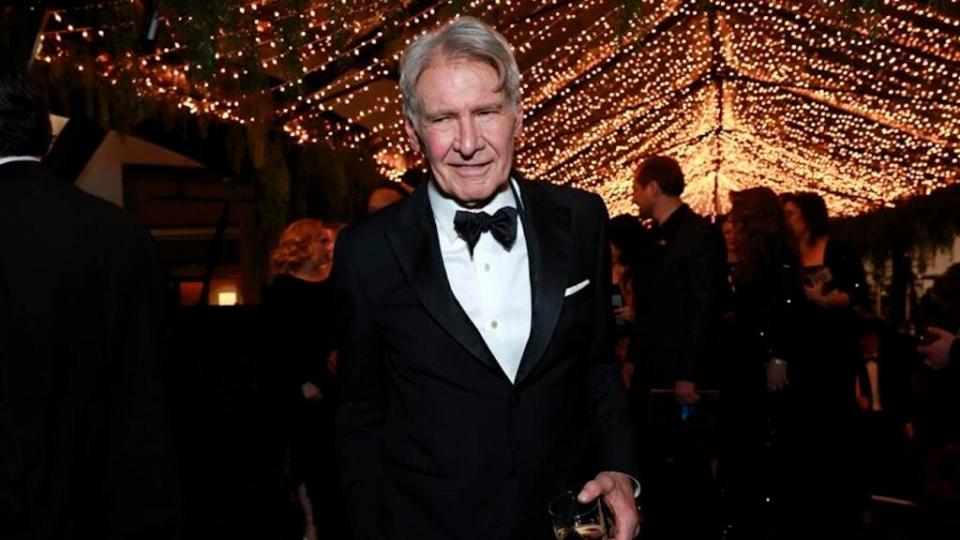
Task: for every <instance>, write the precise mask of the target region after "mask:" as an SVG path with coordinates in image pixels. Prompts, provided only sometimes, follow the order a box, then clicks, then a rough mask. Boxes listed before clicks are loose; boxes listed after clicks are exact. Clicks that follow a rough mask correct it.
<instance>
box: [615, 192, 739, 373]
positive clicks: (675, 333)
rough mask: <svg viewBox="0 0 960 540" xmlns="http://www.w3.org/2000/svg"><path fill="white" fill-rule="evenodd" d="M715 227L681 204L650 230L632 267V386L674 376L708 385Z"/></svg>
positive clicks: (717, 256)
mask: <svg viewBox="0 0 960 540" xmlns="http://www.w3.org/2000/svg"><path fill="white" fill-rule="evenodd" d="M722 253H723V244H722V238H721V237H720V234H719V231H717V230H716V229H715V228H714V227H713V226H712V225H711V224H710V223H709V222H708V221H707V220H706V219H704V218H703V217H701V216H699V215H697V214H696V213H694V212H693V210H691V209H690V207H688V206H687V205H683V206H681V207H680V208H678V209H677V210H676V211H675V212H674V213H673V214H672V215H671V216H670V217H669V218H668V219H667V221H665V222H664V223H663V225H662V226H660V227H658V228H657V229H656V230H655V231H654V234H653V238H652V242H651V244H650V245H649V246H648V249H647V250H646V257H644V259H643V260H641V261H640V263H639V265H638V268H637V269H636V270H635V272H634V280H633V289H634V295H635V296H636V303H635V304H634V305H635V306H636V309H637V316H636V324H635V325H634V327H635V328H636V335H635V338H634V339H633V340H632V342H631V354H630V357H631V358H632V359H633V361H634V363H635V364H636V365H637V368H636V370H635V371H634V374H635V375H634V377H635V383H636V387H637V388H673V385H674V383H675V382H676V381H677V380H688V381H694V382H695V383H697V384H698V385H699V386H705V385H706V386H710V385H712V384H711V383H713V382H714V381H712V380H710V379H714V378H715V373H713V372H714V371H715V366H710V360H711V359H712V357H713V356H716V351H715V348H714V345H715V341H714V340H715V338H716V332H717V329H718V326H719V323H720V313H721V310H720V299H721V297H722V296H723V291H724V287H725V283H724V281H725V278H726V273H725V272H724V268H723V259H722Z"/></svg>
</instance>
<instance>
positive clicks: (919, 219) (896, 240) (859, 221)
mask: <svg viewBox="0 0 960 540" xmlns="http://www.w3.org/2000/svg"><path fill="white" fill-rule="evenodd" d="M834 229H835V232H834V234H835V235H837V236H838V237H840V238H842V239H843V240H844V242H845V243H847V244H849V245H851V246H852V247H854V248H855V249H857V250H858V251H859V252H860V253H861V254H862V255H864V256H867V257H870V258H871V259H872V260H873V261H874V264H875V265H876V266H877V267H882V266H884V263H885V262H886V260H887V259H888V258H889V257H890V254H891V252H892V250H894V249H898V250H910V249H915V250H917V252H918V253H919V254H920V255H921V260H920V261H918V263H919V265H920V267H921V269H922V268H923V267H924V265H925V264H926V262H927V259H930V258H932V257H933V255H934V254H935V253H936V252H937V251H938V250H941V249H948V248H950V247H951V246H953V243H954V242H955V240H956V238H957V236H960V186H957V185H954V186H950V187H946V188H943V189H940V190H937V191H935V192H933V193H931V194H930V195H929V196H926V197H918V198H913V199H909V200H906V201H903V202H901V203H899V204H897V205H896V206H895V207H893V208H882V209H879V210H876V211H873V212H869V213H866V214H861V215H859V216H856V217H850V218H844V219H840V220H837V221H836V223H835V225H834Z"/></svg>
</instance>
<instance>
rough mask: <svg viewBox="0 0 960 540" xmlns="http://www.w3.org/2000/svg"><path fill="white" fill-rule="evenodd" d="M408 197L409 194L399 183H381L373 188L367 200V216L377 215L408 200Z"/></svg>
mask: <svg viewBox="0 0 960 540" xmlns="http://www.w3.org/2000/svg"><path fill="white" fill-rule="evenodd" d="M407 195H409V192H408V191H407V190H406V189H404V186H403V185H402V184H400V183H399V182H389V181H384V182H381V183H379V184H377V186H376V187H374V188H373V191H371V192H370V196H369V197H368V198H367V214H368V215H369V214H375V213H377V212H379V211H380V210H383V209H384V208H386V207H388V206H390V205H392V204H396V203H398V202H400V201H402V200H404V199H406V198H407Z"/></svg>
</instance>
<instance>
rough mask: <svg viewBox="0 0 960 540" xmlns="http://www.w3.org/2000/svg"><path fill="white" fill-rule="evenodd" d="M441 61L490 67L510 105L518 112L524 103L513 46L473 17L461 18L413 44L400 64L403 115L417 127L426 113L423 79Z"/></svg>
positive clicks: (498, 88)
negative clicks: (421, 88) (469, 61)
mask: <svg viewBox="0 0 960 540" xmlns="http://www.w3.org/2000/svg"><path fill="white" fill-rule="evenodd" d="M439 57H445V58H469V59H473V60H478V61H480V62H484V63H486V64H489V65H490V66H491V67H492V68H494V69H495V70H497V75H499V77H500V83H499V86H498V87H497V90H499V91H502V92H503V93H504V95H505V96H506V98H507V103H509V104H510V106H511V107H513V108H514V109H516V106H517V103H519V101H520V69H519V68H517V60H516V59H515V58H514V57H513V52H512V51H511V50H510V44H509V43H507V40H506V39H504V37H503V36H502V35H500V33H498V32H497V31H496V30H494V29H493V28H491V27H490V26H488V25H486V24H484V23H483V22H481V21H480V20H478V19H475V18H473V17H460V18H459V19H457V20H455V21H453V22H451V23H450V24H448V25H446V26H444V27H443V28H441V29H439V30H435V31H433V32H430V33H429V34H425V35H423V36H421V37H419V38H417V39H416V40H415V41H414V42H413V43H411V44H410V45H409V46H408V47H407V49H406V51H404V53H403V59H402V60H401V61H400V91H401V92H402V93H403V114H404V115H406V116H407V118H409V119H410V120H411V121H413V123H414V125H416V121H417V120H418V119H419V116H420V114H421V113H422V112H423V101H422V100H421V99H420V96H419V95H418V94H417V81H418V80H419V79H420V75H422V74H423V72H424V71H425V70H426V69H427V68H428V67H430V65H431V64H432V63H433V62H434V61H435V60H437V58H439Z"/></svg>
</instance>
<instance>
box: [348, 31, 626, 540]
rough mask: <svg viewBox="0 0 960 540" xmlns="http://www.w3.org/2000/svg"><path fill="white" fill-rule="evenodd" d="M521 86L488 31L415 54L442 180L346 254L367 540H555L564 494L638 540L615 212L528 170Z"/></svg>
mask: <svg viewBox="0 0 960 540" xmlns="http://www.w3.org/2000/svg"><path fill="white" fill-rule="evenodd" d="M518 81H519V72H518V70H517V66H516V61H515V60H514V58H513V56H512V53H511V52H510V49H509V46H508V44H507V43H506V41H505V40H504V39H503V37H502V36H500V35H499V34H497V33H496V32H495V31H493V30H492V29H490V28H489V27H488V26H486V25H485V24H483V23H481V22H479V21H477V20H476V19H472V18H469V17H464V18H460V19H458V20H457V21H455V22H453V23H451V24H450V25H448V26H446V27H444V28H443V29H441V30H439V31H437V32H434V33H432V34H428V35H426V36H424V37H422V38H420V39H418V40H417V41H416V42H414V43H413V44H412V45H411V46H410V47H409V48H408V49H407V51H406V52H405V54H404V59H403V64H402V67H401V80H400V85H401V89H402V91H403V95H404V99H405V102H404V113H405V119H406V131H407V134H408V136H409V137H410V142H411V145H412V146H413V148H414V149H415V150H417V151H422V152H423V154H424V156H425V158H426V160H427V162H428V164H429V166H430V171H431V178H430V180H429V182H425V183H423V184H421V185H420V186H419V187H418V188H417V190H416V191H415V192H414V193H413V195H412V196H411V197H410V198H409V199H407V200H406V201H404V202H402V203H399V204H397V205H394V206H392V207H390V208H387V209H384V210H382V211H381V212H379V213H378V214H376V215H374V216H372V217H371V218H370V219H368V220H367V221H366V222H364V223H361V224H360V225H358V226H356V227H353V228H351V229H348V230H347V231H346V232H344V233H343V235H342V236H341V238H340V240H339V242H338V244H337V254H336V260H335V263H334V274H335V279H336V282H337V283H338V284H339V287H340V288H341V290H342V292H343V294H344V295H345V298H346V302H347V309H346V310H345V311H346V314H347V315H346V317H345V319H346V325H345V330H344V332H345V336H344V341H343V343H342V344H341V346H340V349H339V350H340V363H339V378H340V385H341V387H340V404H339V410H338V420H337V423H338V426H337V439H338V457H339V460H340V461H339V467H340V469H341V475H342V479H343V483H344V487H345V490H346V497H347V505H348V509H349V513H350V514H351V518H352V521H353V524H354V528H355V530H356V532H357V535H358V536H359V537H360V538H362V539H364V540H384V539H390V540H403V539H417V540H425V539H431V540H432V539H457V540H461V539H470V538H483V539H487V538H496V539H498V540H506V539H517V540H521V539H522V540H537V539H546V538H550V537H551V536H552V534H551V524H550V518H549V515H548V513H547V506H548V503H549V502H550V500H551V498H552V497H553V496H555V495H558V494H559V493H561V492H562V491H564V490H574V492H575V493H577V492H579V498H580V499H581V501H590V500H594V499H596V498H597V497H602V498H603V500H604V501H605V502H606V504H607V505H608V506H609V507H610V508H611V509H612V511H613V513H614V514H615V516H616V527H615V528H616V538H617V539H618V540H626V539H628V538H633V537H634V536H635V534H636V532H637V527H638V525H637V524H638V515H637V508H636V502H635V499H634V497H635V489H636V487H637V486H635V481H633V480H632V479H631V477H630V476H628V475H634V476H635V475H636V467H635V456H634V454H633V452H634V447H633V442H632V435H631V425H630V422H629V418H628V410H627V403H626V399H625V393H624V388H623V385H622V383H621V381H620V380H619V375H618V372H619V368H618V364H617V362H616V360H615V358H614V355H613V349H612V343H611V328H612V323H613V317H612V311H611V308H610V296H609V294H608V292H609V288H608V287H609V285H608V284H609V281H610V266H609V265H610V259H609V253H608V247H607V242H606V238H605V227H606V222H607V215H606V211H605V207H604V204H603V201H602V200H601V199H600V198H599V197H597V196H595V195H588V194H586V193H583V192H580V191H577V190H573V189H569V188H563V187H558V186H553V185H549V184H545V183H534V182H526V181H523V180H520V179H518V178H516V176H514V177H513V178H511V166H512V163H513V151H514V137H515V136H516V135H517V134H518V133H519V132H520V128H521V125H522V111H521V110H520V105H519V84H518Z"/></svg>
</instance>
